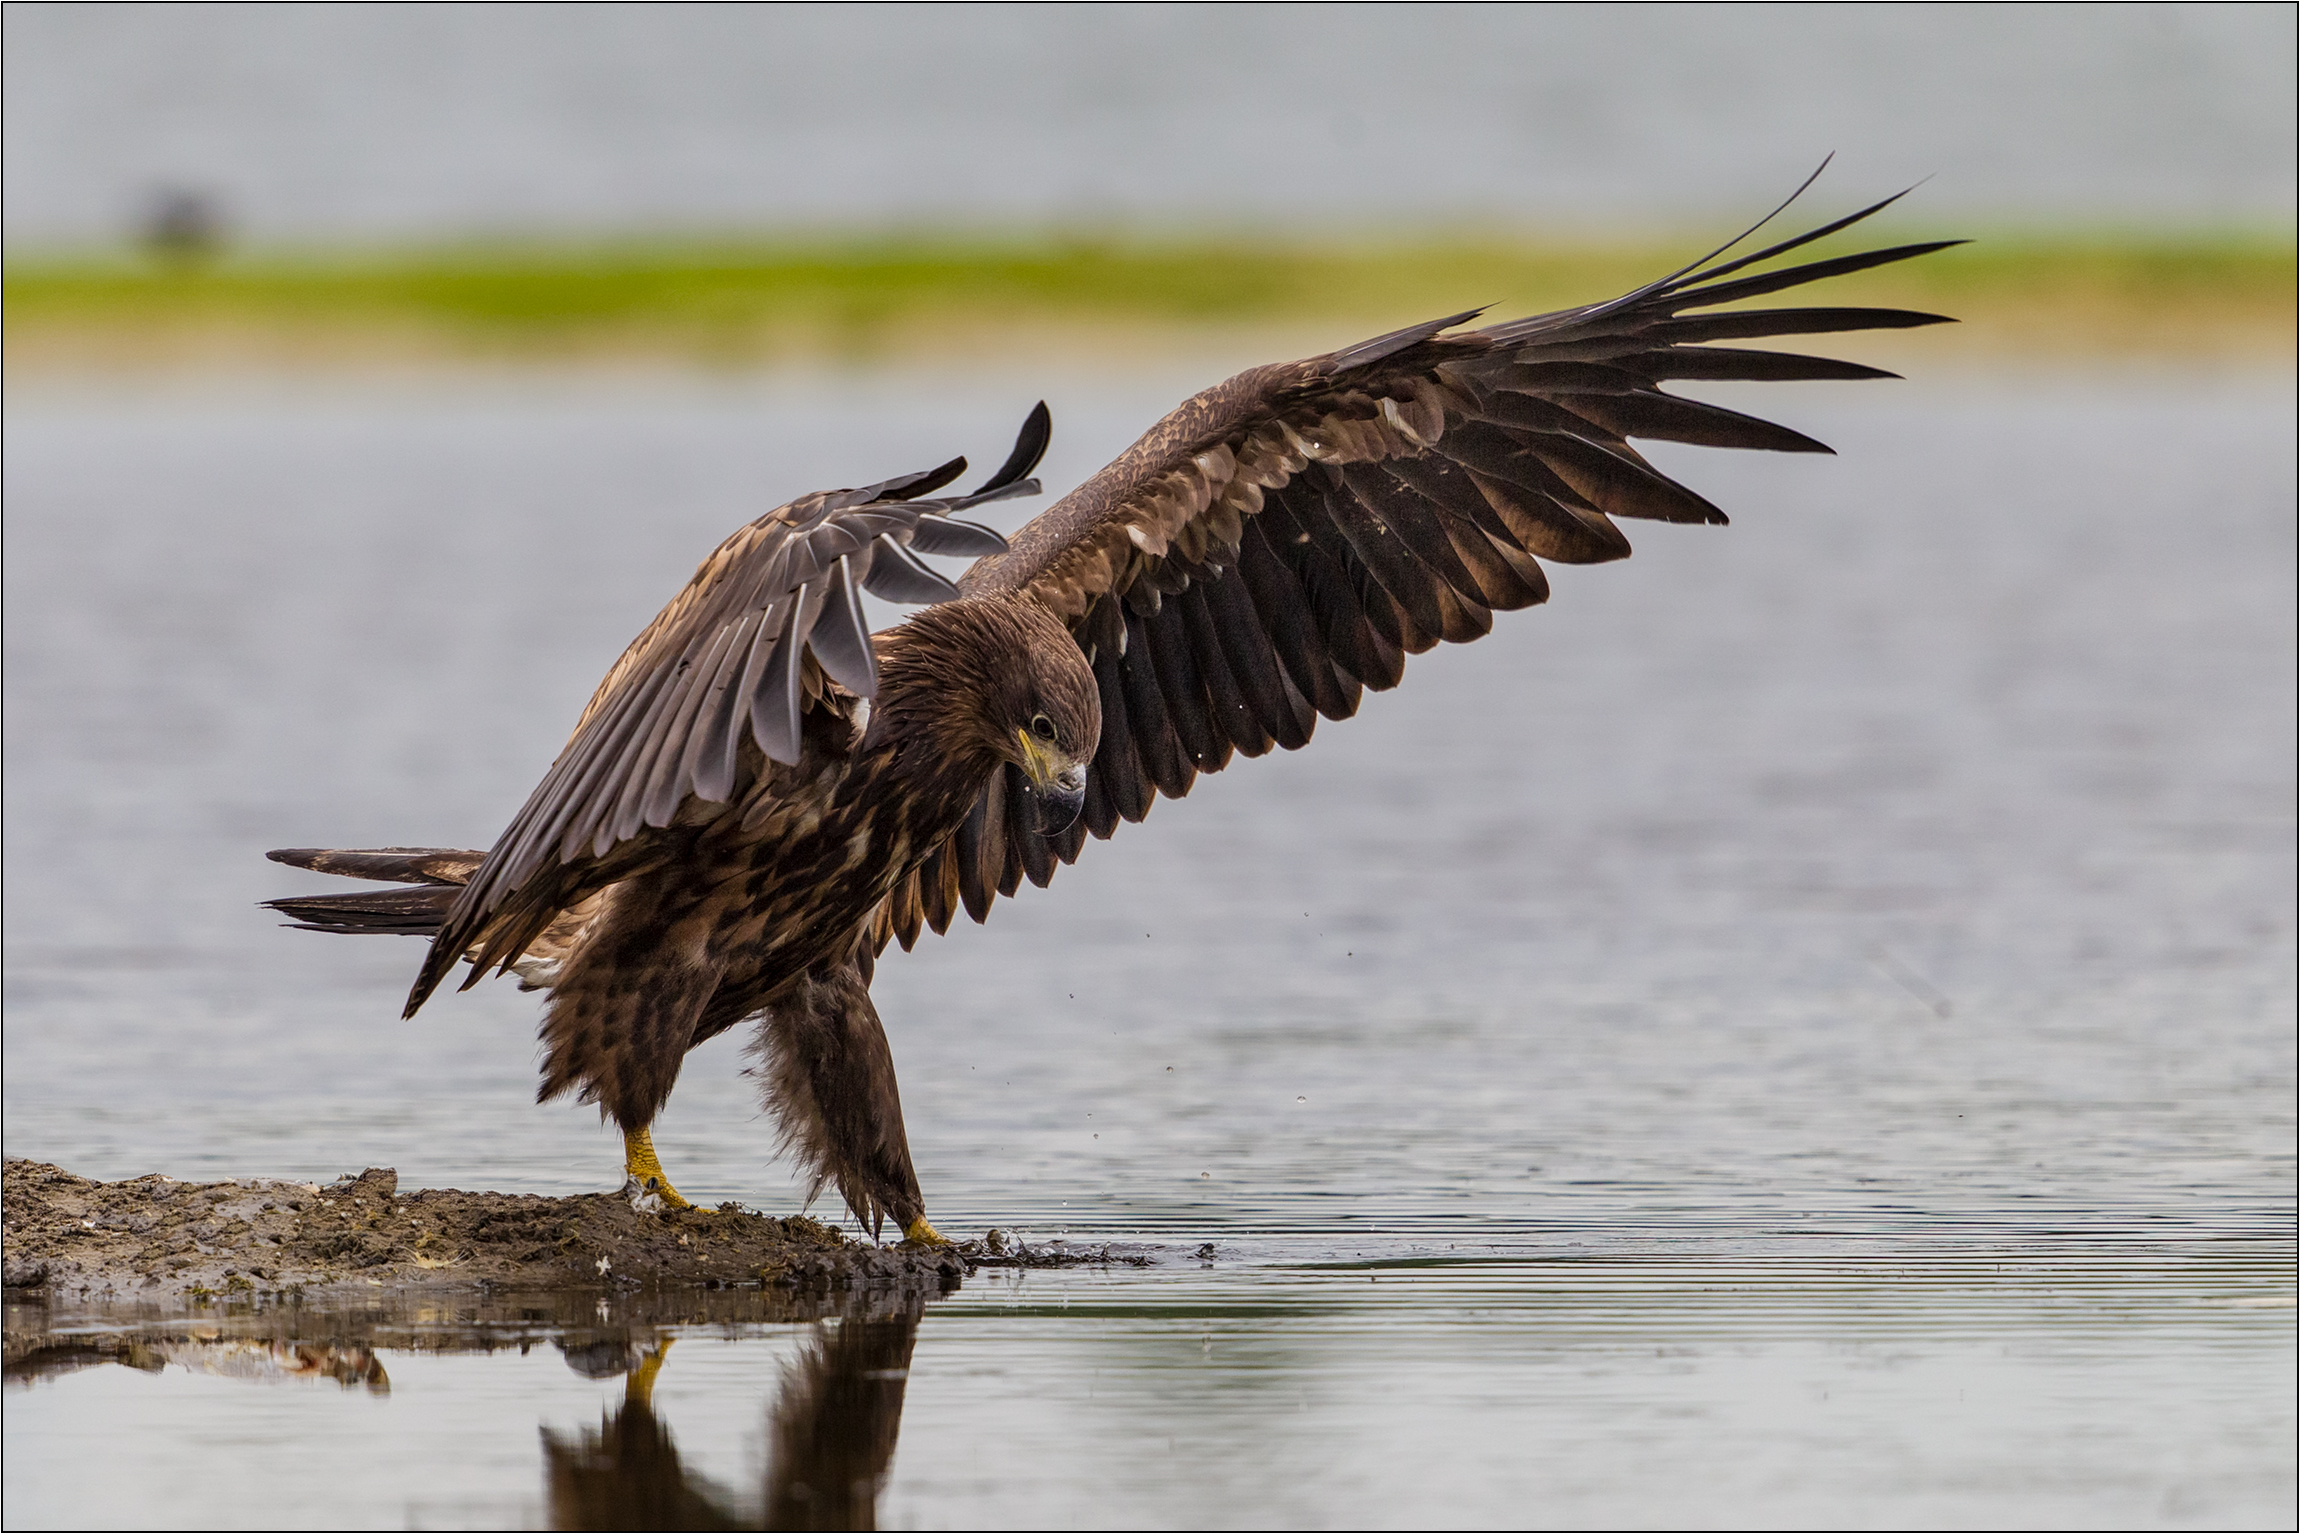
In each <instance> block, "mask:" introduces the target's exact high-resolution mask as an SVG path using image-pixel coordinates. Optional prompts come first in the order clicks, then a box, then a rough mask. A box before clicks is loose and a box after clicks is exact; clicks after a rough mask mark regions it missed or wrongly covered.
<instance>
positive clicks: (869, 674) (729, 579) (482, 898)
mask: <svg viewBox="0 0 2300 1534" xmlns="http://www.w3.org/2000/svg"><path fill="white" fill-rule="evenodd" d="M1049 431H1050V427H1049V421H1048V416H1047V411H1046V406H1045V405H1044V404H1043V403H1041V404H1040V405H1039V406H1038V407H1037V408H1036V409H1035V410H1033V411H1032V412H1031V413H1030V416H1029V418H1028V419H1027V420H1026V421H1025V422H1024V423H1023V427H1022V433H1021V435H1020V437H1019V438H1018V439H1017V440H1016V442H1015V445H1014V451H1013V453H1012V454H1011V455H1010V456H1009V457H1008V459H1007V461H1006V463H1005V465H1004V466H1003V467H1001V468H1000V469H999V471H998V472H997V473H996V474H994V475H992V476H991V478H990V479H989V481H988V482H987V483H985V484H984V485H983V486H982V488H981V489H979V490H977V491H975V492H974V493H972V494H971V495H966V496H961V497H956V498H944V499H928V498H927V497H929V496H930V495H931V494H932V492H934V491H935V490H938V489H940V488H941V487H942V486H944V485H947V484H949V483H950V482H951V481H952V480H953V479H956V478H957V477H958V476H959V475H960V474H962V473H964V472H965V470H966V460H965V459H963V458H957V459H953V460H952V461H951V462H949V463H946V464H944V465H943V466H942V467H941V468H938V469H929V470H927V471H926V472H924V473H919V474H908V475H904V476H903V477H901V478H899V479H891V480H886V481H883V482H881V483H879V484H875V485H866V486H864V487H862V488H861V489H858V490H835V491H824V492H819V493H817V494H814V495H808V496H802V497H801V498H800V499H798V500H795V501H793V502H791V503H790V504H789V505H787V506H780V507H777V508H776V509H775V510H773V511H770V512H768V513H767V514H766V515H765V516H763V517H761V518H759V519H758V520H757V521H755V522H752V523H751V524H749V525H748V526H746V527H743V528H742V529H740V530H738V531H737V532H736V533H735V534H734V536H732V537H730V538H728V539H727V541H726V542H724V543H722V544H720V545H719V547H718V548H717V549H716V550H715V551H713V553H712V554H711V556H710V558H708V559H706V560H704V561H703V563H702V565H701V566H700V567H698V568H697V569H696V571H695V575H694V579H692V580H690V581H689V582H688V583H687V585H686V587H685V589H683V590H682V591H680V593H679V594H678V595H677V596H675V597H673V598H672V599H671V602H670V605H668V606H667V607H665V608H664V609H663V611H662V612H661V613H660V614H658V615H657V616H656V618H655V621H654V622H652V623H650V624H648V625H647V628H646V630H645V631H644V632H643V633H641V634H640V635H639V637H638V638H637V639H634V640H633V641H631V645H630V648H628V649H626V650H625V651H624V652H623V655H622V658H621V659H619V660H617V661H616V662H615V664H614V666H613V668H612V669H610V670H609V671H608V673H607V677H606V680H605V681H603V682H601V683H600V684H599V689H598V691H597V692H596V693H594V694H593V695H592V698H591V701H590V703H589V704H588V705H587V706H586V707H585V708H584V710H583V717H582V718H581V720H580V721H578V722H577V724H576V726H575V733H574V735H573V736H572V737H571V738H570V739H569V740H568V742H567V745H566V748H565V749H564V750H562V751H561V752H560V753H559V757H558V760H556V761H554V762H553V763H552V764H551V770H550V771H549V772H547V773H545V774H544V777H543V781H542V782H541V783H539V784H537V785H536V788H535V791H534V793H532V794H530V795H529V796H528V799H527V803H526V805H525V806H524V807H522V808H521V809H520V811H519V814H518V816H517V818H516V819H514V820H513V821H512V822H511V825H510V828H509V829H508V830H506V831H505V832H504V833H503V835H502V836H501V837H500V838H498V839H497V841H496V843H495V846H494V848H493V849H492V850H490V851H489V852H488V854H487V857H486V860H485V861H484V862H482V863H481V864H480V865H479V868H478V869H477V871H476V872H474V873H473V874H472V875H471V880H470V882H469V883H468V884H466V885H465V886H464V889H463V893H462V895H461V896H460V897H459V898H458V899H457V901H456V903H455V907H454V909H453V910H452V911H451V912H450V913H449V915H448V918H447V921H446V923H445V925H444V926H442V927H441V928H440V931H439V935H438V937H437V938H436V939H435V940H434V941H433V943H432V947H431V952H430V953H429V954H428V955H427V956H426V957H425V960H424V965H423V970H422V973H421V974H420V975H419V976H418V977H417V979H416V982H415V988H414V989H413V991H411V992H410V993H409V995H408V1001H407V1011H408V1014H409V1015H410V1016H412V1015H413V1014H414V1012H415V1009H416V1008H417V1007H419V1006H421V1005H422V1004H423V1002H424V1000H425V999H426V998H427V997H429V996H430V995H431V993H432V991H434V990H435V989H437V987H438V985H439V982H440V980H441V979H442V978H443V977H444V976H445V975H446V973H447V971H448V969H449V968H450V967H451V966H452V965H453V964H454V963H455V961H456V960H457V959H459V958H461V957H462V956H463V955H464V953H466V952H467V951H469V949H470V948H471V947H472V945H473V944H475V943H479V944H481V945H482V947H481V950H480V953H479V955H478V957H477V960H476V962H474V964H473V965H472V970H471V980H477V979H478V978H479V976H480V975H482V974H483V973H485V971H486V970H487V968H488V966H489V965H491V964H492V965H508V964H509V963H510V962H511V961H512V960H514V959H516V958H517V957H518V956H519V955H520V953H521V952H522V951H523V950H524V949H525V948H526V946H527V944H528V943H529V941H531V940H532V939H533V938H534V936H535V934H536V933H537V932H539V931H541V930H542V929H543V927H544V926H546V925H547V924H548V923H549V922H550V920H551V918H552V917H553V916H554V915H555V914H556V913H557V912H558V911H560V910H563V909H565V908H566V907H567V906H568V905H570V904H572V903H573V902H574V901H576V900H578V899H581V898H582V897H583V896H584V895H585V894H587V893H589V892H590V891H591V890H593V889H596V888H599V887H600V886H602V885H603V884H605V883H610V882H613V881H614V880H615V879H619V878H625V877H628V876H629V874H630V873H631V872H633V871H635V865H634V864H633V859H635V858H636V859H639V860H640V861H644V856H645V848H644V842H645V836H644V833H645V832H646V831H647V830H648V829H650V828H660V827H664V826H668V825H670V824H671V821H672V819H673V817H674V816H676V815H677V813H678V811H679V807H680V806H681V805H682V804H684V803H686V802H687V801H688V800H689V799H704V800H710V801H714V802H718V801H724V800H725V799H726V798H727V797H728V796H729V795H730V794H731V793H732V792H733V790H734V786H735V779H736V767H737V762H738V759H739V757H740V755H741V752H742V747H743V741H744V738H745V737H746V735H747V736H748V737H749V738H750V739H752V740H754V741H756V742H757V743H758V747H759V750H760V751H762V752H763V753H765V755H766V757H767V758H768V759H769V760H770V761H776V762H783V763H792V762H796V761H797V760H798V759H799V730H800V717H801V715H802V714H803V713H804V711H805V709H806V708H807V706H808V705H809V704H810V703H811V702H813V701H814V700H815V699H817V698H818V697H819V696H820V695H821V692H822V688H823V683H824V678H826V677H827V678H828V679H829V680H830V681H832V682H835V683H837V684H838V685H839V686H841V687H844V688H845V689H846V690H847V691H848V692H850V693H853V694H855V695H857V696H859V697H864V698H868V697H871V696H873V695H874V694H875V693H876V691H877V688H878V665H877V661H876V659H875V658H874V656H873V653H872V648H871V636H870V630H869V628H868V627H867V626H866V624H865V623H864V620H863V611H862V603H861V599H860V595H859V593H860V592H862V591H868V592H870V593H871V594H872V595H874V596H880V597H885V598H887V599H889V600H891V601H897V602H939V601H943V600H945V599H947V598H951V597H955V596H957V595H958V594H959V592H958V588H957V587H956V586H954V585H952V584H951V583H950V582H949V581H948V580H946V579H944V578H943V577H942V576H941V575H939V574H937V573H936V572H935V571H934V570H932V569H931V568H929V567H928V566H927V565H926V564H924V563H923V562H921V561H920V560H919V559H918V557H917V556H918V555H919V554H983V553H987V552H992V551H996V550H1002V549H1004V548H1005V547H1006V541H1005V540H1004V539H1003V538H1001V537H999V535H998V534H997V533H995V532H993V531H991V530H990V529H989V528H987V527H982V526H979V525H978V524H976V523H972V522H966V521H960V520H958V519H956V518H955V517H954V516H953V515H952V513H955V512H960V511H964V510H966V509H968V508H970V507H974V506H979V505H982V504H984V503H985V502H989V501H997V500H1005V499H1007V498H1009V497H1012V496H1018V495H1035V494H1037V492H1038V482H1037V481H1036V480H1034V479H1030V478H1028V477H1027V476H1028V475H1029V473H1030V471H1031V470H1032V469H1034V468H1036V467H1037V465H1038V460H1039V458H1040V457H1041V456H1043V455H1044V453H1045V451H1046V442H1047V438H1048V435H1049ZM626 865H632V866H626ZM469 983H470V981H466V984H467V985H468V984H469Z"/></svg>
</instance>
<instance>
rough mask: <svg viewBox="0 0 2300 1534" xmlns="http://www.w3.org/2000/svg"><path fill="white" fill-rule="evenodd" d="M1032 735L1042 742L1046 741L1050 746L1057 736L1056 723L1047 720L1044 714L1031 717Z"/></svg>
mask: <svg viewBox="0 0 2300 1534" xmlns="http://www.w3.org/2000/svg"><path fill="white" fill-rule="evenodd" d="M1030 733H1031V734H1033V735H1035V736H1037V737H1038V738H1039V739H1040V740H1043V741H1046V742H1047V743H1048V744H1052V743H1053V741H1054V735H1055V731H1054V721H1053V720H1051V719H1049V718H1047V717H1046V716H1045V715H1044V714H1034V715H1032V716H1031V720H1030Z"/></svg>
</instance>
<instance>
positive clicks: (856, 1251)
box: [0, 1160, 1148, 1303]
mask: <svg viewBox="0 0 2300 1534" xmlns="http://www.w3.org/2000/svg"><path fill="white" fill-rule="evenodd" d="M398 1181H399V1180H398V1177H397V1176H396V1174H394V1173H392V1172H390V1171H387V1170H380V1169H370V1170H369V1171H367V1172H365V1173H363V1174H362V1175H360V1176H359V1177H357V1178H347V1179H344V1180H343V1181H340V1182H337V1183H335V1184H333V1185H330V1186H327V1187H321V1186H317V1185H314V1184H311V1183H302V1182H289V1181H284V1180H278V1179H269V1178H238V1179H234V1180H231V1181H227V1182H214V1183H192V1182H179V1181H177V1180H176V1179H174V1178H170V1177H166V1176H161V1175H158V1174H154V1175H151V1176H145V1177H137V1178H130V1179H128V1180H126V1181H123V1182H112V1183H105V1182H97V1181H94V1180H92V1179H90V1178H86V1177H79V1176H75V1175H74V1174H72V1173H70V1172H68V1171H65V1170H64V1169H63V1168H61V1167H56V1166H51V1165H48V1164H46V1163H44V1162H37V1161H15V1160H12V1161H9V1162H8V1163H7V1164H6V1169H5V1182H4V1185H0V1216H4V1229H0V1248H4V1265H5V1279H6V1285H7V1289H8V1292H9V1294H10V1297H11V1298H18V1299H21V1298H28V1297H31V1296H34V1295H47V1296H50V1297H52V1298H57V1299H63V1298H95V1297H100V1296H114V1297H119V1298H137V1299H145V1300H151V1301H159V1302H176V1303H182V1302H191V1303H198V1302H202V1301H206V1300H211V1299H218V1300H220V1299H233V1298H258V1297H263V1296H287V1295H311V1296H314V1297H317V1296H322V1295H327V1294H331V1293H349V1292H357V1291H365V1292H370V1293H372V1292H373V1291H374V1290H376V1289H378V1288H385V1289H393V1290H412V1289H452V1288H467V1289H468V1288H490V1287H517V1288H523V1289H554V1288H576V1289H581V1290H583V1291H586V1292H588V1293H593V1294H597V1293H601V1292H612V1291H619V1290H631V1289H639V1288H647V1289H654V1288H684V1289H703V1290H712V1289H724V1288H735V1287H740V1288H766V1289H778V1290H790V1291H807V1290H837V1291H847V1290H905V1291H917V1292H920V1293H922V1294H929V1295H931V1294H935V1293H939V1292H942V1291H944V1290H947V1289H951V1288H954V1287H956V1286H957V1285H958V1283H959V1282H960V1281H961V1280H962V1279H963V1278H964V1277H965V1276H966V1274H967V1273H968V1272H969V1271H971V1270H972V1269H974V1268H976V1267H980V1266H998V1267H1009V1266H1015V1267H1040V1266H1065V1267H1067V1266H1072V1265H1075V1264H1078V1263H1082V1262H1097V1261H1099V1262H1133V1263H1141V1262H1146V1261H1147V1260H1148V1259H1147V1258H1146V1257H1144V1256H1142V1255H1140V1254H1130V1253H1118V1252H1112V1251H1110V1250H1109V1249H1107V1248H1104V1249H1101V1250H1100V1251H1084V1252H1077V1253H1072V1252H1069V1251H1066V1250H1055V1251H1049V1250H1045V1249H1034V1248H1030V1247H1027V1246H1018V1245H1010V1244H1008V1243H1007V1242H1006V1241H1005V1240H1004V1239H1003V1238H1002V1237H1001V1236H1000V1235H999V1233H997V1232H995V1231H994V1232H992V1233H991V1235H990V1238H989V1239H988V1240H986V1241H979V1242H967V1243H965V1244H963V1245H953V1246H945V1247H915V1246H910V1245H901V1246H877V1245H874V1244H872V1243H870V1242H868V1241H862V1240H856V1239H853V1238H850V1237H847V1236H843V1235H841V1234H840V1233H839V1232H838V1231H836V1230H834V1229H832V1228H831V1227H830V1226H828V1225H825V1224H823V1223H822V1222H820V1221H817V1220H811V1219H808V1218H806V1217H804V1216H799V1217H794V1218H789V1219H777V1218H774V1217H772V1216H767V1215H760V1214H753V1213H749V1212H747V1211H744V1210H742V1209H739V1208H736V1207H734V1206H732V1205H725V1206H721V1207H720V1208H717V1209H688V1210H679V1211H674V1212H669V1213H664V1214H642V1213H640V1212H639V1211H637V1210H635V1209H633V1208H632V1207H631V1206H630V1205H629V1204H628V1203H627V1202H625V1201H624V1200H623V1199H622V1198H620V1197H617V1196H614V1195H610V1194H587V1195H581V1196H577V1197H573V1198H544V1197H538V1196H535V1195H528V1194H507V1193H466V1192H461V1191H458V1190H455V1189H450V1188H426V1189H421V1190H417V1191H413V1192H401V1191H400V1190H399V1187H398Z"/></svg>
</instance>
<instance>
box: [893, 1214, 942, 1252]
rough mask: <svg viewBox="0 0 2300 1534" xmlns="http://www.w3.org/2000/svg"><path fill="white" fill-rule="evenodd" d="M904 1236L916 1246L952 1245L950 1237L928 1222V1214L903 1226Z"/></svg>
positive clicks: (904, 1238)
mask: <svg viewBox="0 0 2300 1534" xmlns="http://www.w3.org/2000/svg"><path fill="white" fill-rule="evenodd" d="M902 1238H903V1240H905V1241H908V1242H910V1243H911V1244H912V1245H914V1246H948V1245H950V1237H948V1236H946V1235H944V1234H943V1233H942V1232H941V1231H939V1230H936V1229H935V1228H934V1227H933V1226H931V1225H929V1224H927V1223H926V1216H925V1215H923V1214H922V1215H920V1216H919V1217H918V1218H917V1219H915V1220H913V1221H911V1222H910V1224H908V1225H906V1226H905V1227H903V1232H902Z"/></svg>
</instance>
